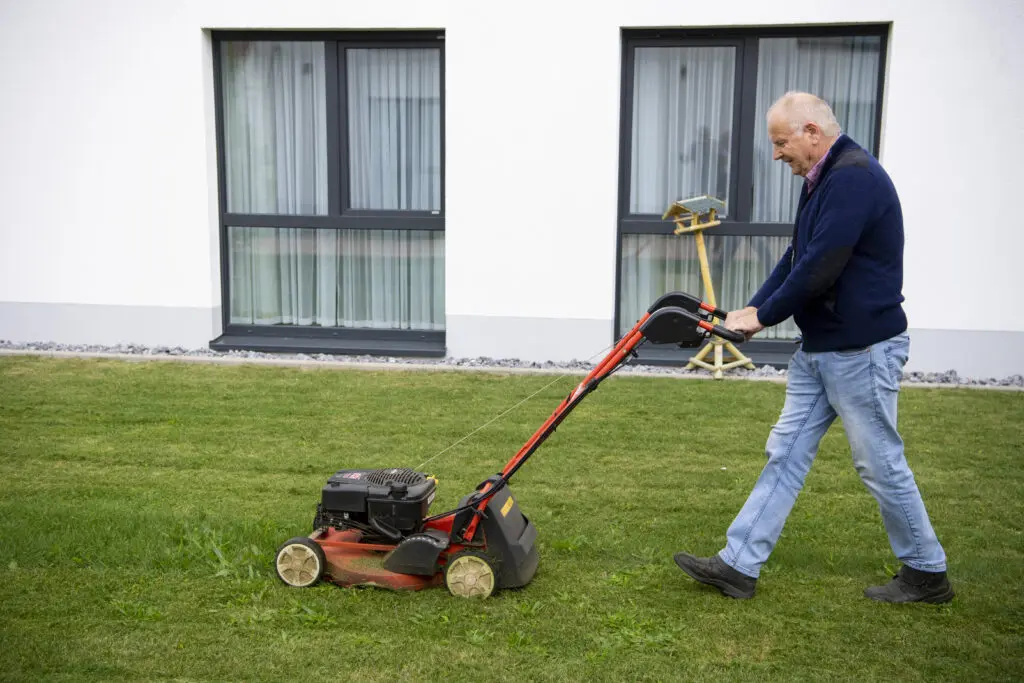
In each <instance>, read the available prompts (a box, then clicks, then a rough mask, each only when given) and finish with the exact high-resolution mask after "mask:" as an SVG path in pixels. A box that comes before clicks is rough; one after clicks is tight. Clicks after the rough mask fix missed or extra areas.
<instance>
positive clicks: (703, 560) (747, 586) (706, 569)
mask: <svg viewBox="0 0 1024 683" xmlns="http://www.w3.org/2000/svg"><path fill="white" fill-rule="evenodd" d="M673 559H674V560H675V561H676V564H678V565H679V568H680V569H682V570H683V571H684V572H686V573H687V574H689V575H690V576H691V577H692V578H694V579H696V580H697V581H700V582H701V583H706V584H708V585H709V586H714V587H715V588H717V589H718V590H720V591H722V593H723V594H724V595H728V596H729V597H730V598H736V599H738V600H746V599H749V598H752V597H754V587H755V586H756V585H757V579H754V578H751V577H749V576H747V575H746V574H741V573H740V572H738V571H736V570H735V569H733V568H732V567H730V566H729V565H727V564H726V563H725V562H722V560H721V559H720V558H719V557H718V555H712V556H711V557H694V556H693V555H688V554H686V553H676V554H675V556H674V557H673Z"/></svg>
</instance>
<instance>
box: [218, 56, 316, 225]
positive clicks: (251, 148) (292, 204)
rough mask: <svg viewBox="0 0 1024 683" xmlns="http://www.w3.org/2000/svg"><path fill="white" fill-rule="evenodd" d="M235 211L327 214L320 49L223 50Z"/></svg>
mask: <svg viewBox="0 0 1024 683" xmlns="http://www.w3.org/2000/svg"><path fill="white" fill-rule="evenodd" d="M222 61H223V67H222V69H223V75H224V76H223V85H224V87H223V91H224V151H225V170H226V174H227V205H228V211H229V212H231V213H250V214H253V213H255V214H259V213H278V214H290V215H295V214H304V215H310V214H318V215H322V214H326V213H327V107H326V101H327V100H326V82H327V78H326V74H325V62H324V44H323V43H302V42H296V43H270V42H231V43H225V44H224V50H223V60H222Z"/></svg>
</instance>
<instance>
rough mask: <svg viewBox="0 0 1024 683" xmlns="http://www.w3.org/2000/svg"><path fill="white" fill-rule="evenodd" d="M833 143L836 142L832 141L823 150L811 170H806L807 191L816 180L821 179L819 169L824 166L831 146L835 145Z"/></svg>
mask: <svg viewBox="0 0 1024 683" xmlns="http://www.w3.org/2000/svg"><path fill="white" fill-rule="evenodd" d="M835 144H836V143H835V142H833V143H832V144H831V145H830V146H829V148H828V149H827V150H825V153H824V154H823V155H822V157H821V158H820V159H818V163H816V164H815V165H814V166H813V167H812V168H811V170H810V171H808V172H807V191H808V192H810V191H811V190H813V189H814V186H815V185H817V184H818V181H819V180H820V179H821V169H822V168H823V167H824V166H825V160H826V159H828V156H829V154H831V153H832V147H835Z"/></svg>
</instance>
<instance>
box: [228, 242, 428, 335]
mask: <svg viewBox="0 0 1024 683" xmlns="http://www.w3.org/2000/svg"><path fill="white" fill-rule="evenodd" d="M229 239H230V240H231V246H232V248H231V251H230V255H231V258H230V263H229V267H230V270H231V294H232V297H231V306H232V308H231V321H232V322H233V323H239V324H254V325H317V326H323V327H358V328H373V329H414V330H443V329H444V233H442V232H440V231H427V230H310V229H286V228H245V227H233V228H231V229H230V235H229Z"/></svg>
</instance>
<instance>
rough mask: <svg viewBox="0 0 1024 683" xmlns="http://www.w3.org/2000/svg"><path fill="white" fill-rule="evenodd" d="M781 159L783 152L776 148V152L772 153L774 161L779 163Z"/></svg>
mask: <svg viewBox="0 0 1024 683" xmlns="http://www.w3.org/2000/svg"><path fill="white" fill-rule="evenodd" d="M781 158H782V150H781V149H779V148H778V147H776V148H775V151H773V152H772V161H778V160H779V159H781Z"/></svg>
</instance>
